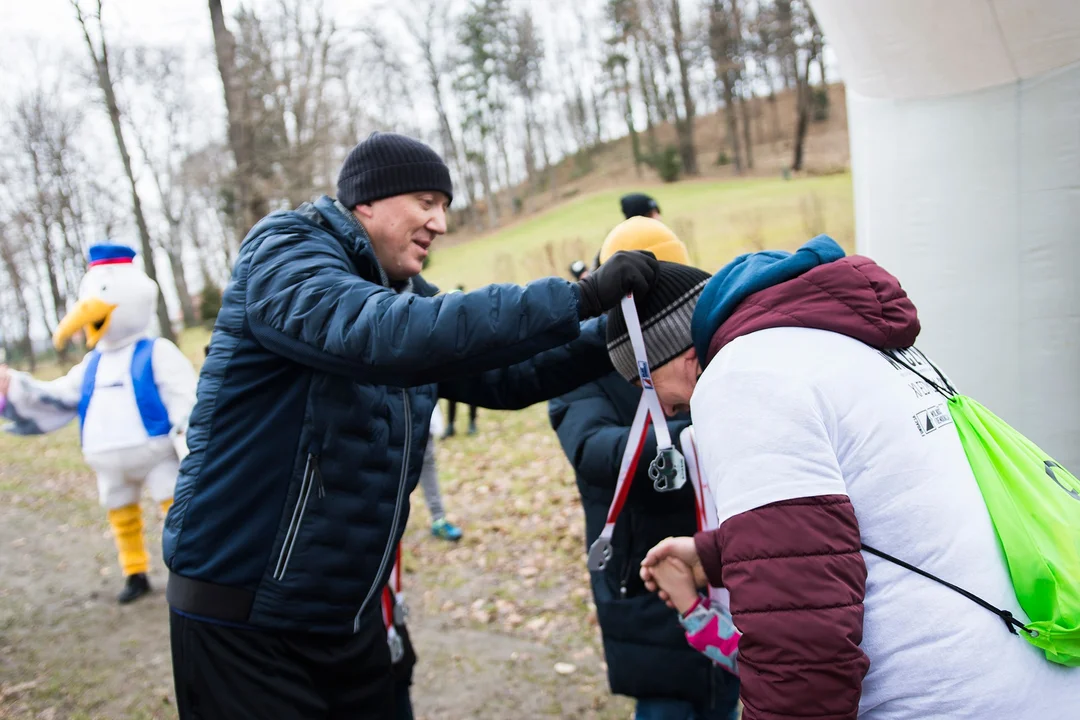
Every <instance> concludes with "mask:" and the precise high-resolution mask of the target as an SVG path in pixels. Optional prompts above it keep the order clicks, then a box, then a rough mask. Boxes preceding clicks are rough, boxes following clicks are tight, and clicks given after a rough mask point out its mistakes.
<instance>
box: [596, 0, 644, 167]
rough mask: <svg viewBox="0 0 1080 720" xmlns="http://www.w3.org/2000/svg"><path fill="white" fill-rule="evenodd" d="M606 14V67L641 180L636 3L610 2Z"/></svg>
mask: <svg viewBox="0 0 1080 720" xmlns="http://www.w3.org/2000/svg"><path fill="white" fill-rule="evenodd" d="M605 12H606V18H607V21H608V22H609V23H610V25H611V34H610V36H609V37H608V39H607V45H608V54H607V58H606V59H605V61H604V67H605V69H606V70H607V71H608V73H609V74H610V76H611V88H612V90H613V91H614V92H615V94H616V96H617V98H618V101H619V105H620V106H621V109H622V115H623V118H624V120H625V121H626V131H627V133H628V134H629V135H630V149H631V151H632V152H633V155H634V168H635V170H637V174H638V177H641V165H642V161H643V160H644V157H643V155H642V150H641V138H640V137H639V136H638V132H637V127H636V123H635V120H634V101H633V96H632V93H631V81H630V63H631V55H632V53H633V38H634V33H635V32H636V31H637V25H638V13H637V3H636V2H635V0H608V3H607V5H606V6H605Z"/></svg>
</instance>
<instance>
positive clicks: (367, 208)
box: [353, 204, 375, 220]
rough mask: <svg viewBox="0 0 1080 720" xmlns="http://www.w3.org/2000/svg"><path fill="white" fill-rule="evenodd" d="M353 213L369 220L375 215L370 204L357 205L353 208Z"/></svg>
mask: <svg viewBox="0 0 1080 720" xmlns="http://www.w3.org/2000/svg"><path fill="white" fill-rule="evenodd" d="M353 212H354V213H356V214H357V215H362V216H363V217H366V218H368V219H369V220H370V219H371V218H372V217H373V216H374V215H375V210H374V208H372V207H371V205H370V204H365V205H357V206H356V207H355V208H353Z"/></svg>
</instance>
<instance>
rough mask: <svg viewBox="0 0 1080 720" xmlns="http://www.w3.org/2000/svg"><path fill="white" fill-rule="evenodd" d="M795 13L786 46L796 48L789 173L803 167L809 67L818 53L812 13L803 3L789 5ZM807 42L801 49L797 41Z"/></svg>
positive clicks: (819, 42)
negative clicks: (794, 94) (800, 38)
mask: <svg viewBox="0 0 1080 720" xmlns="http://www.w3.org/2000/svg"><path fill="white" fill-rule="evenodd" d="M791 9H792V10H794V11H795V12H793V13H791V15H790V18H789V20H790V23H789V28H788V30H789V35H788V37H789V38H790V39H789V41H788V43H787V45H788V47H790V48H795V49H794V51H793V53H792V58H793V60H794V62H795V91H796V99H795V113H796V116H795V143H794V145H795V147H794V153H793V158H792V161H791V169H792V170H794V171H796V172H798V171H799V170H802V167H803V156H804V149H805V145H806V132H807V130H808V129H809V127H810V111H811V106H812V104H813V100H814V97H813V89H812V88H811V87H810V65H811V64H812V63H813V62H814V59H815V57H816V55H817V53H819V52H820V51H821V45H822V40H821V31H820V29H819V28H818V24H817V19H816V18H814V11H813V10H811V9H810V5H809V3H807V2H806V1H805V0H803V2H801V3H799V4H798V5H794V4H792V8H791ZM800 36H803V37H806V38H808V39H807V40H806V42H805V45H804V46H800V45H799V43H798V38H799V37H800Z"/></svg>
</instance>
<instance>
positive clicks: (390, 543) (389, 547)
mask: <svg viewBox="0 0 1080 720" xmlns="http://www.w3.org/2000/svg"><path fill="white" fill-rule="evenodd" d="M401 397H402V399H403V400H404V402H405V450H404V452H403V453H402V456H401V477H400V478H399V479H398V490H397V501H396V502H395V503H394V520H393V522H392V523H391V524H390V537H388V538H387V539H386V549H385V550H383V556H382V562H380V563H379V571H378V572H377V573H375V580H374V581H372V583H371V588H369V589H368V592H367V596H366V597H365V598H364V602H362V603H361V604H360V609H359V610H358V611H357V612H356V618H355V619H354V620H353V632H354V633H358V632H360V616H361V615H363V614H364V610H366V609H367V606H368V603H369V602H371V598H372V597H373V596H374V595H375V591H376V590H378V589H379V578H381V577H382V576H383V573H384V572H386V566H387V565H388V564H389V562H390V558H391V556H393V554H394V536H395V535H397V531H398V523H400V522H401V510H402V508H403V507H404V504H405V503H404V500H405V480H406V479H407V478H408V476H409V451H410V446H411V445H412V406H411V405H410V403H409V391H408V390H404V389H403V390H402V391H401Z"/></svg>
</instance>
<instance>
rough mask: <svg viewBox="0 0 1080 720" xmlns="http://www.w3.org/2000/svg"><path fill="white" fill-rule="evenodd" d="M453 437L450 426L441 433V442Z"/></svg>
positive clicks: (452, 430) (452, 429)
mask: <svg viewBox="0 0 1080 720" xmlns="http://www.w3.org/2000/svg"><path fill="white" fill-rule="evenodd" d="M454 435H455V433H454V428H453V426H450V427H448V428H446V432H444V433H443V440H445V439H447V438H452V437H454Z"/></svg>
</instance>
